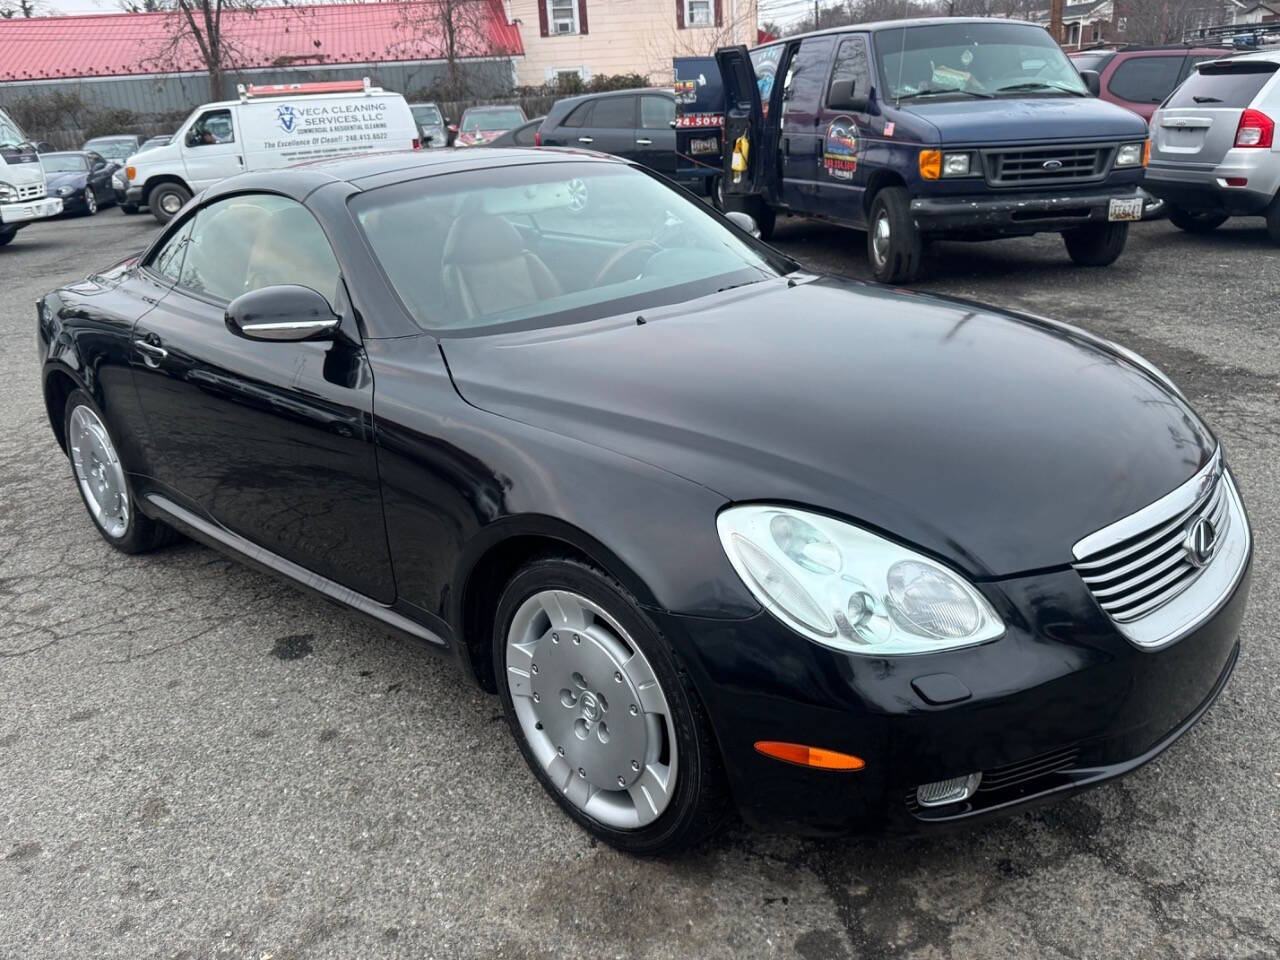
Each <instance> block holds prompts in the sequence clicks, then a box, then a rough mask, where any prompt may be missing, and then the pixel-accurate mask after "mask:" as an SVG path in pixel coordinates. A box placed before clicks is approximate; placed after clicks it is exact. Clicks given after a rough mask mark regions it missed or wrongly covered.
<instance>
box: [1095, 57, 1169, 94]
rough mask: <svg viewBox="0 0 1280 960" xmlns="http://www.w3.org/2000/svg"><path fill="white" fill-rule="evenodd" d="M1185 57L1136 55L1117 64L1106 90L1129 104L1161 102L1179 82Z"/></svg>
mask: <svg viewBox="0 0 1280 960" xmlns="http://www.w3.org/2000/svg"><path fill="white" fill-rule="evenodd" d="M1181 70H1182V57H1180V56H1178V57H1134V58H1133V59H1132V60H1126V61H1124V63H1122V64H1120V66H1118V67H1116V72H1115V73H1113V74H1111V79H1110V80H1109V81H1107V89H1108V90H1110V91H1111V93H1112V94H1114V95H1115V96H1117V97H1119V98H1120V99H1121V100H1128V101H1129V102H1130V103H1159V102H1160V101H1161V100H1163V99H1164V98H1165V97H1167V96H1168V95H1169V91H1170V90H1172V89H1173V88H1174V87H1175V86H1176V85H1177V83H1178V74H1179V72H1181Z"/></svg>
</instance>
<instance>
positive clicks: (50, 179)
mask: <svg viewBox="0 0 1280 960" xmlns="http://www.w3.org/2000/svg"><path fill="white" fill-rule="evenodd" d="M88 179H89V176H88V174H86V173H85V172H84V171H83V170H68V171H66V172H64V173H46V174H45V181H44V182H45V187H46V189H47V190H48V191H49V192H50V193H52V192H53V191H54V190H57V189H58V188H59V187H83V186H84V185H85V183H87V182H88Z"/></svg>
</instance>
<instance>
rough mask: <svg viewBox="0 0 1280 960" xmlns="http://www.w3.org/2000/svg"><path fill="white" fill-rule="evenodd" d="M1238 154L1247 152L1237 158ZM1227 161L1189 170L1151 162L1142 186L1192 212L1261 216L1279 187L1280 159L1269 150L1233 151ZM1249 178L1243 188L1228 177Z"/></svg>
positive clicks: (1183, 167)
mask: <svg viewBox="0 0 1280 960" xmlns="http://www.w3.org/2000/svg"><path fill="white" fill-rule="evenodd" d="M1236 154H1247V155H1246V156H1244V157H1234V156H1233V155H1236ZM1228 161H1229V162H1226V163H1223V164H1220V165H1218V166H1216V167H1212V168H1209V167H1202V168H1200V169H1188V168H1187V166H1184V165H1175V164H1154V163H1153V164H1152V165H1151V166H1150V167H1148V168H1147V175H1146V180H1145V181H1144V182H1143V186H1145V187H1146V189H1147V191H1148V192H1149V193H1151V194H1152V195H1153V196H1157V197H1159V198H1160V199H1162V200H1166V201H1168V202H1169V203H1172V204H1173V205H1174V206H1176V207H1181V208H1183V209H1184V210H1189V211H1191V212H1193V213H1225V214H1230V215H1231V216H1240V217H1247V216H1258V215H1259V214H1263V213H1266V210H1267V207H1269V206H1270V205H1271V202H1272V200H1274V199H1275V197H1276V194H1277V191H1278V190H1280V160H1278V159H1277V158H1276V155H1275V154H1273V153H1272V152H1271V151H1270V150H1259V151H1245V150H1231V151H1229V154H1228ZM1228 177H1230V178H1232V179H1239V180H1246V181H1248V182H1247V184H1246V185H1245V186H1243V187H1232V186H1228V185H1227V178H1228Z"/></svg>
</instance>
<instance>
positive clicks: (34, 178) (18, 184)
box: [0, 110, 62, 247]
mask: <svg viewBox="0 0 1280 960" xmlns="http://www.w3.org/2000/svg"><path fill="white" fill-rule="evenodd" d="M61 212H62V201H61V200H59V199H57V198H56V197H54V198H53V199H50V198H48V197H46V196H45V184H44V167H42V166H40V155H39V154H37V153H36V148H35V147H34V146H33V145H32V144H31V143H30V142H28V140H27V137H26V134H24V133H23V132H22V131H21V130H19V129H18V125H17V124H16V123H14V122H13V120H11V119H10V118H9V115H8V114H7V113H5V112H4V111H3V110H0V247H3V246H4V245H5V244H6V243H8V242H9V241H10V240H12V239H13V238H14V237H15V236H17V234H18V231H19V230H21V229H22V228H23V227H25V226H26V225H27V224H29V223H31V222H32V221H33V220H42V219H44V218H45V217H52V216H53V215H54V214H56V213H61Z"/></svg>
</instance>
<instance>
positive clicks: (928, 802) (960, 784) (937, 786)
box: [916, 773, 982, 807]
mask: <svg viewBox="0 0 1280 960" xmlns="http://www.w3.org/2000/svg"><path fill="white" fill-rule="evenodd" d="M981 782H982V774H980V773H971V774H969V775H968V776H965V777H952V778H951V779H950V780H939V781H937V782H936V783H926V784H923V785H921V786H919V787H916V803H918V804H920V806H922V807H940V806H942V805H943V804H946V803H959V802H960V801H961V800H968V799H969V798H970V797H972V796H973V794H974V791H976V790H977V789H978V784H980V783H981Z"/></svg>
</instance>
